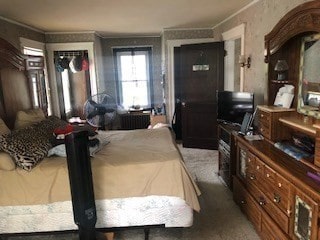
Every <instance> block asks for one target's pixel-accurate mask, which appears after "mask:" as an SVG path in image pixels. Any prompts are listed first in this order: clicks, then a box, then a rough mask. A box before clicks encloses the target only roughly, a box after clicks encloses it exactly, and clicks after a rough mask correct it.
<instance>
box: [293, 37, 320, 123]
mask: <svg viewBox="0 0 320 240" xmlns="http://www.w3.org/2000/svg"><path fill="white" fill-rule="evenodd" d="M319 62H320V34H313V35H309V36H306V37H303V38H302V44H301V55H300V79H299V94H298V109H297V110H298V112H300V113H302V114H304V115H308V116H313V117H315V118H318V119H319V118H320V67H319Z"/></svg>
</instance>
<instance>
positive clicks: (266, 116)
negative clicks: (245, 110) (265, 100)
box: [258, 109, 271, 127]
mask: <svg viewBox="0 0 320 240" xmlns="http://www.w3.org/2000/svg"><path fill="white" fill-rule="evenodd" d="M258 121H259V122H260V123H263V124H265V125H266V126H267V127H269V126H270V123H271V113H269V112H265V111H262V110H261V109H259V110H258Z"/></svg>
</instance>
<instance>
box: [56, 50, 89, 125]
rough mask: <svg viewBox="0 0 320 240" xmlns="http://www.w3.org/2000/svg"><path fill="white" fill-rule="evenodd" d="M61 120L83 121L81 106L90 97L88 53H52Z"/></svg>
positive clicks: (83, 51) (84, 51)
mask: <svg viewBox="0 0 320 240" xmlns="http://www.w3.org/2000/svg"><path fill="white" fill-rule="evenodd" d="M54 62H55V73H56V81H57V90H58V98H59V108H60V113H61V118H62V119H64V120H68V119H70V118H72V117H80V118H81V119H84V118H85V116H84V114H83V106H84V103H85V102H86V100H87V99H88V97H89V96H90V95H91V89H90V85H91V84H90V75H89V61H88V51H86V50H82V51H54Z"/></svg>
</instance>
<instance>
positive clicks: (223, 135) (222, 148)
mask: <svg viewBox="0 0 320 240" xmlns="http://www.w3.org/2000/svg"><path fill="white" fill-rule="evenodd" d="M239 129H240V128H239V126H235V125H232V124H225V123H223V124H219V125H218V150H219V172H218V174H219V176H220V178H221V179H222V180H223V181H224V183H225V184H226V185H227V186H228V187H229V188H230V189H231V190H232V189H233V184H232V176H233V175H235V173H236V152H235V140H234V135H233V132H237V131H239Z"/></svg>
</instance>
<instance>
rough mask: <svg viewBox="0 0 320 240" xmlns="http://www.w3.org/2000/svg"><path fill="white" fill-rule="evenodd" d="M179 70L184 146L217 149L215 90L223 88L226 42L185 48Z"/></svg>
mask: <svg viewBox="0 0 320 240" xmlns="http://www.w3.org/2000/svg"><path fill="white" fill-rule="evenodd" d="M180 67H181V92H180V94H181V101H182V104H181V106H182V109H181V119H182V142H183V146H184V147H193V148H204V149H217V148H218V123H217V102H216V91H217V90H222V89H223V79H224V75H223V74H224V43H223V42H214V43H202V44H192V45H182V46H181V65H180Z"/></svg>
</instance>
